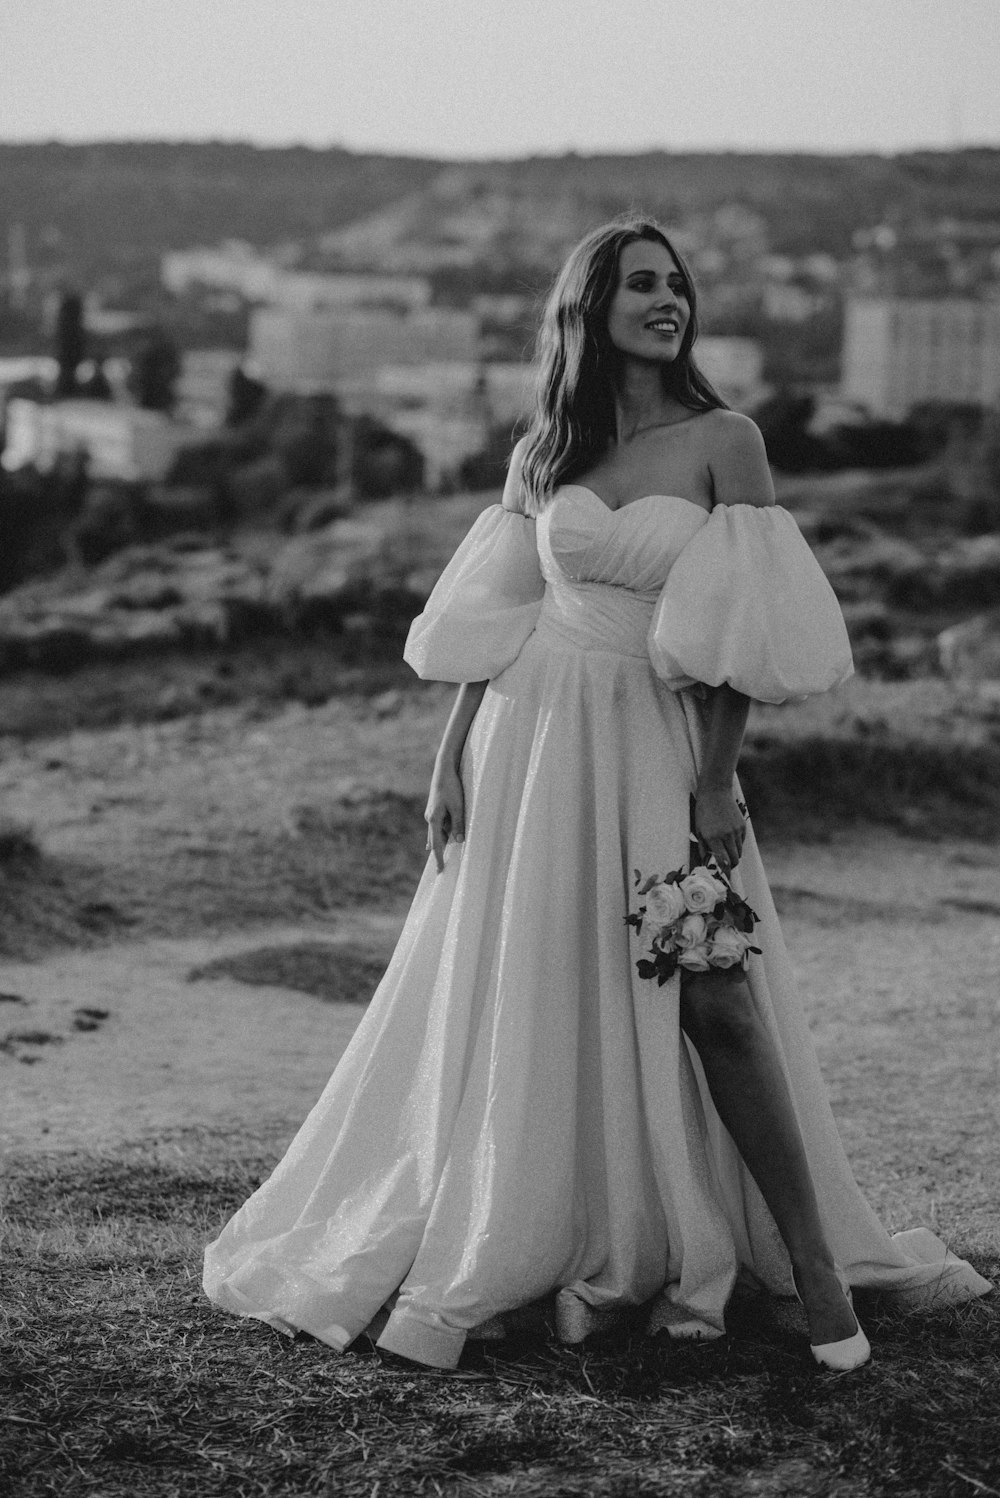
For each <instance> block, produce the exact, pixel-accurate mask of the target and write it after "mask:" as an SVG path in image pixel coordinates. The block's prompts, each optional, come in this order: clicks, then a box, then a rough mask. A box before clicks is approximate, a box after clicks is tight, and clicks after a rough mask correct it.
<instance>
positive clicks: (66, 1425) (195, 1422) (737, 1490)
mask: <svg viewBox="0 0 1000 1498" xmlns="http://www.w3.org/2000/svg"><path fill="white" fill-rule="evenodd" d="M277 1152H278V1149H277V1142H276V1141H275V1140H274V1139H268V1138H264V1137H260V1136H259V1135H258V1136H248V1135H245V1134H240V1135H226V1134H218V1135H212V1136H207V1137H206V1136H205V1135H201V1134H194V1133H191V1134H180V1135H177V1136H176V1137H174V1138H172V1139H166V1140H162V1141H160V1142H159V1143H158V1144H157V1145H156V1146H150V1147H145V1148H136V1149H133V1150H130V1151H126V1152H124V1153H121V1154H118V1155H116V1156H115V1157H113V1158H100V1157H87V1156H84V1155H80V1156H75V1157H74V1156H70V1157H66V1156H62V1157H58V1158H52V1159H50V1160H48V1161H46V1160H45V1159H35V1160H28V1161H24V1162H22V1163H21V1164H20V1165H17V1166H15V1168H14V1170H13V1171H12V1173H11V1176H10V1179H9V1181H8V1187H7V1205H6V1209H5V1213H4V1224H5V1237H6V1243H5V1252H4V1256H3V1265H4V1267H3V1271H2V1274H3V1281H4V1284H3V1307H4V1322H5V1328H4V1337H3V1351H2V1357H0V1370H2V1371H0V1391H2V1396H0V1397H2V1399H3V1404H4V1409H5V1412H6V1415H7V1419H6V1422H5V1424H4V1426H3V1429H2V1432H0V1484H2V1488H0V1490H2V1491H3V1492H4V1493H5V1494H10V1495H11V1498H35V1495H39V1498H40V1495H43V1494H52V1493H59V1494H74V1495H75V1494H94V1495H97V1494H100V1495H101V1498H145V1495H154V1494H155V1495H157V1498H161V1495H162V1498H167V1495H171V1498H172V1495H189V1494H190V1495H197V1498H213V1495H216V1494H217V1495H220V1498H221V1495H225V1498H234V1495H237V1498H244V1495H246V1498H250V1495H262V1498H263V1495H273V1494H331V1495H332V1494H336V1495H338V1498H354V1495H361V1494H365V1495H373V1494H382V1495H384V1498H390V1495H397V1494H399V1495H405V1494H411V1493H412V1494H416V1493H421V1494H463V1495H464V1494H468V1495H479V1494H482V1495H486V1494H499V1493H516V1494H519V1495H520V1494H523V1495H526V1498H530V1495H533V1494H538V1495H542V1494H544V1495H546V1498H549V1495H570V1494H605V1495H615V1498H625V1495H633V1494H634V1495H640V1494H650V1495H652V1494H656V1495H671V1494H683V1495H685V1498H695V1495H697V1498H715V1495H734V1498H735V1495H750V1494H789V1495H795V1498H800V1495H807V1494H822V1495H843V1498H866V1495H883V1494H884V1495H890V1494H893V1495H896V1494H898V1495H912V1494H926V1495H940V1498H945V1495H948V1498H951V1495H956V1498H957V1495H960V1494H961V1495H971V1494H976V1493H980V1494H990V1493H996V1492H998V1491H1000V1469H998V1456H997V1452H998V1450H1000V1412H998V1408H997V1403H996V1388H997V1380H998V1378H1000V1351H998V1332H1000V1308H998V1307H997V1306H996V1305H995V1304H991V1303H990V1302H976V1303H974V1304H972V1305H969V1306H964V1307H962V1308H960V1309H957V1310H942V1311H938V1312H934V1313H927V1312H924V1313H921V1314H919V1315H916V1314H901V1313H899V1312H892V1313H890V1312H888V1311H886V1310H885V1309H884V1308H882V1307H880V1306H879V1305H878V1304H877V1303H874V1302H872V1301H868V1302H867V1303H865V1304H863V1305H862V1306H861V1307H860V1309H861V1314H862V1316H863V1317H864V1319H865V1321H866V1324H867V1325H868V1327H869V1329H870V1331H871V1332H872V1334H873V1336H874V1338H875V1339H876V1340H877V1343H878V1357H877V1360H876V1361H875V1362H873V1363H872V1364H871V1365H869V1366H868V1367H867V1368H866V1369H864V1370H862V1371H860V1372H859V1373H856V1374H854V1375H851V1376H849V1377H847V1378H840V1379H838V1378H836V1377H833V1376H830V1375H825V1374H823V1373H821V1372H820V1371H819V1370H817V1369H815V1368H814V1367H813V1365H812V1364H811V1363H810V1362H809V1361H808V1359H807V1355H806V1354H805V1347H804V1338H803V1335H802V1327H801V1323H800V1321H799V1315H798V1312H797V1310H795V1309H793V1308H792V1307H791V1306H788V1307H786V1306H785V1305H783V1304H775V1303H774V1302H768V1303H766V1304H763V1305H761V1304H759V1303H757V1302H756V1301H755V1300H753V1299H751V1298H747V1299H745V1300H742V1301H740V1302H739V1303H738V1304H737V1305H736V1306H735V1307H734V1309H733V1313H732V1314H731V1317H730V1323H731V1329H730V1334H729V1335H728V1336H727V1337H726V1338H725V1339H723V1340H721V1341H719V1342H714V1343H709V1344H703V1345H695V1346H677V1345H672V1344H669V1343H668V1342H665V1341H662V1340H655V1341H651V1340H648V1339H645V1338H642V1337H641V1336H639V1335H638V1334H631V1335H624V1336H622V1337H621V1338H619V1339H618V1340H615V1341H610V1342H607V1343H604V1344H603V1345H598V1346H594V1347H587V1349H586V1350H572V1349H567V1348H563V1347H560V1346H559V1345H558V1344H557V1343H555V1342H554V1341H553V1339H552V1338H551V1336H550V1335H549V1334H548V1332H547V1331H546V1327H545V1320H544V1315H545V1312H544V1308H541V1309H540V1312H539V1320H538V1322H537V1324H536V1325H534V1326H533V1327H530V1328H527V1327H526V1328H525V1329H523V1331H522V1333H521V1335H519V1336H517V1335H516V1336H514V1337H513V1338H511V1339H508V1341H507V1342H505V1343H486V1344H480V1345H479V1346H478V1347H474V1348H473V1349H472V1350H470V1351H469V1352H468V1353H467V1355H466V1357H465V1359H464V1360H463V1364H462V1367H461V1368H460V1370H459V1371H458V1372H457V1373H454V1374H435V1373H429V1372H428V1373H424V1372H420V1373H416V1372H415V1371H414V1370H413V1369H412V1368H409V1367H407V1366H406V1365H404V1364H402V1363H394V1362H393V1361H392V1360H387V1359H382V1358H380V1357H379V1356H378V1355H377V1354H376V1353H375V1352H374V1351H373V1349H372V1348H371V1347H370V1346H369V1345H368V1344H366V1343H365V1344H361V1345H359V1346H357V1348H356V1350H355V1351H352V1352H349V1353H348V1354H346V1355H345V1356H343V1357H341V1358H336V1357H333V1356H331V1354H330V1353H329V1351H328V1350H326V1349H324V1348H323V1347H322V1346H320V1344H318V1343H315V1342H313V1341H311V1340H310V1339H308V1338H299V1339H296V1341H295V1342H294V1343H293V1342H291V1341H289V1340H287V1339H285V1338H284V1337H282V1336H280V1335H279V1334H278V1333H276V1332H272V1331H271V1330H270V1329H268V1328H265V1327H262V1326H261V1325H259V1324H258V1323H254V1322H241V1321H236V1320H233V1319H231V1318H229V1317H226V1316H224V1315H221V1314H220V1313H218V1312H216V1311H215V1310H213V1309H212V1308H211V1307H210V1306H209V1305H208V1304H207V1302H206V1301H204V1299H203V1298H202V1296H201V1293H200V1286H199V1283H198V1272H199V1264H200V1250H201V1247H202V1244H203V1242H204V1241H205V1239H206V1237H208V1236H209V1235H210V1234H211V1233H212V1232H213V1231H214V1230H215V1228H216V1226H217V1225H218V1224H219V1222H220V1221H221V1220H222V1218H223V1216H224V1215H225V1214H226V1213H227V1212H228V1211H230V1210H232V1209H233V1208H234V1207H235V1206H236V1205H237V1204H238V1203H239V1202H240V1201H241V1200H242V1199H243V1198H244V1196H245V1195H246V1193H247V1191H248V1190H249V1189H250V1188H251V1187H252V1186H253V1185H254V1184H255V1183H256V1181H257V1180H258V1179H259V1178H260V1177H261V1175H262V1174H264V1173H266V1171H267V1170H268V1169H269V1168H270V1165H271V1164H272V1163H273V1161H274V1159H275V1158H276V1154H277ZM979 1267H980V1268H981V1269H983V1270H985V1271H987V1272H989V1270H990V1269H991V1268H992V1270H993V1271H994V1272H996V1270H997V1268H998V1265H997V1264H996V1263H995V1262H994V1263H992V1264H991V1263H989V1262H987V1261H985V1260H983V1259H980V1260H979Z"/></svg>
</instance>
